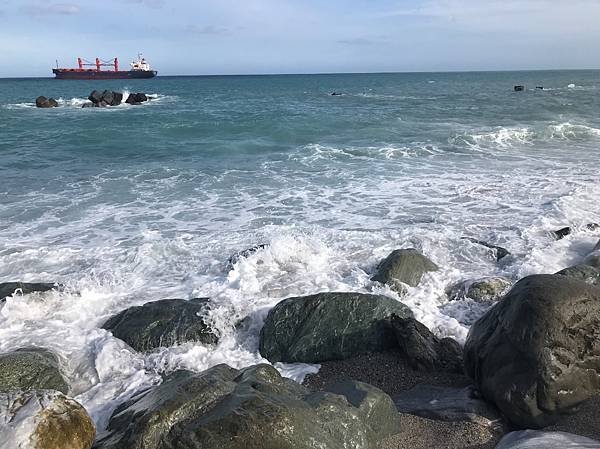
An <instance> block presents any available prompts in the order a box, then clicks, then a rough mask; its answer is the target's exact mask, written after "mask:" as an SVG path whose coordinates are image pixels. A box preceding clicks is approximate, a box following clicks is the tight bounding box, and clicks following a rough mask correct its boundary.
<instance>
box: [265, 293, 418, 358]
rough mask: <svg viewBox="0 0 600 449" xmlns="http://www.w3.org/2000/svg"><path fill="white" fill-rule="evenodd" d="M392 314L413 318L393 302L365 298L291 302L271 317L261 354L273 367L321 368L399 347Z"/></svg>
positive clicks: (324, 295)
mask: <svg viewBox="0 0 600 449" xmlns="http://www.w3.org/2000/svg"><path fill="white" fill-rule="evenodd" d="M392 314H396V315H398V316H402V317H412V316H413V314H412V312H411V310H410V309H409V308H408V307H407V306H405V305H404V304H402V303H401V302H398V301H397V300H395V299H393V298H388V297H387V296H379V295H367V294H362V293H319V294H316V295H311V296H303V297H298V298H288V299H284V300H283V301H281V302H280V303H279V304H277V305H276V306H275V307H273V309H271V311H270V312H269V314H268V316H267V319H266V320H265V324H264V326H263V328H262V330H261V333H260V353H261V354H262V356H263V357H265V358H266V359H268V360H269V361H271V362H304V363H319V362H323V361H327V360H343V359H347V358H350V357H354V356H356V355H359V354H363V353H366V352H373V351H384V350H388V349H391V348H394V347H396V339H395V337H394V334H393V332H392V331H391V329H390V328H389V318H390V317H391V315H392Z"/></svg>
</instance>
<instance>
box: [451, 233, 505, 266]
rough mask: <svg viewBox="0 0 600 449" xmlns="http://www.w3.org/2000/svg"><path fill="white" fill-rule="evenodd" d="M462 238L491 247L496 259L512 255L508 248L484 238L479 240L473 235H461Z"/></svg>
mask: <svg viewBox="0 0 600 449" xmlns="http://www.w3.org/2000/svg"><path fill="white" fill-rule="evenodd" d="M461 239H463V240H468V241H469V242H471V243H475V244H477V245H481V246H485V247H486V248H489V249H491V250H492V252H493V255H494V257H495V258H496V261H500V260H501V259H503V258H505V257H506V256H509V255H510V251H508V250H507V249H506V248H502V247H501V246H497V245H492V244H491V243H488V242H484V241H483V240H477V239H474V238H471V237H461Z"/></svg>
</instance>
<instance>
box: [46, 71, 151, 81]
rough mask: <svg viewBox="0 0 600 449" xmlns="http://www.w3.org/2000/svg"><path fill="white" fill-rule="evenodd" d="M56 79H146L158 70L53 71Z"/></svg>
mask: <svg viewBox="0 0 600 449" xmlns="http://www.w3.org/2000/svg"><path fill="white" fill-rule="evenodd" d="M52 73H54V74H55V75H56V79H61V80H121V79H146V78H154V77H155V76H156V75H157V73H158V72H156V70H148V71H143V70H128V71H124V70H120V71H118V72H115V71H109V70H100V71H98V70H77V69H52Z"/></svg>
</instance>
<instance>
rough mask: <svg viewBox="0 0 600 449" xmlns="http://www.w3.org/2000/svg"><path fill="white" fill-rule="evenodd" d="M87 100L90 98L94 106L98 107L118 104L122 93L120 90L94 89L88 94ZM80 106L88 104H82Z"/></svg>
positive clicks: (121, 98)
mask: <svg viewBox="0 0 600 449" xmlns="http://www.w3.org/2000/svg"><path fill="white" fill-rule="evenodd" d="M88 100H90V101H91V102H92V104H93V105H94V106H95V107H99V108H103V107H106V106H119V105H120V104H121V101H122V100H123V94H122V93H121V92H113V91H112V90H105V91H103V92H100V91H97V90H94V91H92V92H91V93H90V95H89V96H88ZM82 107H89V106H85V105H83V106H82Z"/></svg>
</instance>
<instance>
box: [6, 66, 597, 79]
mask: <svg viewBox="0 0 600 449" xmlns="http://www.w3.org/2000/svg"><path fill="white" fill-rule="evenodd" d="M595 70H600V67H593V68H592V67H589V68H576V69H574V68H566V69H565V68H562V69H494V70H491V69H473V70H463V69H457V70H439V71H431V70H407V71H392V70H390V71H385V70H384V71H374V72H279V73H277V72H272V73H270V72H268V73H213V74H193V75H192V74H179V75H160V74H158V75H157V76H156V78H184V77H189V78H200V77H227V76H231V77H234V76H238V77H241V76H323V75H403V74H406V75H408V74H446V73H516V72H583V71H595ZM159 73H160V71H159ZM0 79H55V78H54V77H53V76H0ZM63 81H64V80H63ZM68 81H90V80H68Z"/></svg>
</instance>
